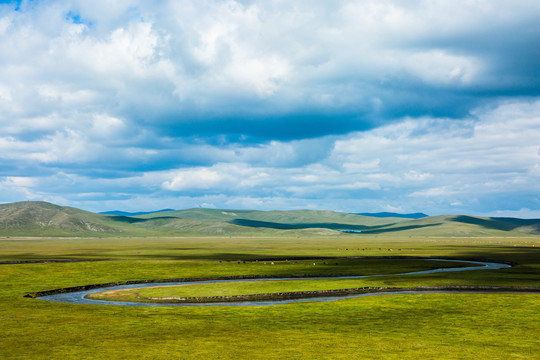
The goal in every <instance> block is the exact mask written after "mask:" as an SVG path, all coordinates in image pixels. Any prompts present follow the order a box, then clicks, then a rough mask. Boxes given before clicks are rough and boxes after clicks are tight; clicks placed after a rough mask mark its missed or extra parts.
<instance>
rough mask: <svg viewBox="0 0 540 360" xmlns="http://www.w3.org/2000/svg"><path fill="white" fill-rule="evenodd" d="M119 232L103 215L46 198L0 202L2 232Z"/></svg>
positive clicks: (40, 233)
mask: <svg viewBox="0 0 540 360" xmlns="http://www.w3.org/2000/svg"><path fill="white" fill-rule="evenodd" d="M114 232H118V230H117V229H115V228H114V227H111V226H109V225H108V224H107V223H106V221H103V219H101V218H100V217H99V215H97V214H94V213H91V212H88V211H83V210H79V209H75V208H70V207H63V206H58V205H54V204H50V203H47V202H43V201H24V202H18V203H11V204H1V205H0V233H1V234H13V235H15V234H23V235H79V234H96V233H114Z"/></svg>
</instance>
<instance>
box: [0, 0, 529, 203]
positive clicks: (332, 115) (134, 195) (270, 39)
mask: <svg viewBox="0 0 540 360" xmlns="http://www.w3.org/2000/svg"><path fill="white" fill-rule="evenodd" d="M539 12H540V3H538V2H537V1H532V0H519V1H514V2H512V3H509V2H506V1H502V0H501V1H499V0H497V1H491V2H467V3H466V4H464V3H453V2H448V1H423V0H418V1H408V2H402V1H396V0H384V1H375V0H373V1H372V0H369V1H357V0H340V1H336V2H333V3H332V4H330V3H327V2H323V1H303V0H302V1H295V2H294V3H291V2H287V1H281V0H278V1H272V2H268V1H259V0H248V1H239V0H238V1H235V0H227V1H216V0H203V1H189V0H182V1H142V0H128V1H122V2H114V3H111V2H110V1H101V0H100V1H92V2H88V1H80V0H56V1H14V2H8V3H4V4H1V5H0V41H1V42H2V44H3V46H2V49H3V50H0V187H1V189H2V190H4V193H7V192H9V193H10V194H18V195H17V196H11V195H10V196H9V197H8V196H7V195H6V196H5V197H4V198H2V199H0V200H3V201H9V200H12V199H14V198H16V197H21V198H25V199H34V198H45V197H47V196H48V197H49V198H54V199H57V200H59V201H61V202H62V203H64V204H66V203H72V204H88V206H89V207H93V208H95V209H97V210H100V209H98V207H99V206H100V205H99V204H104V205H103V206H107V207H109V206H112V205H113V204H119V205H123V206H125V207H129V208H130V209H133V206H135V205H134V204H144V205H145V206H148V207H150V208H155V207H154V206H151V205H152V204H153V201H154V202H155V204H163V207H173V206H176V207H185V206H200V205H201V204H212V206H216V207H222V206H225V207H234V206H238V207H257V208H265V209H268V208H279V207H288V208H289V207H293V208H299V207H308V208H312V207H320V208H332V209H336V210H340V209H341V210H346V211H363V210H366V211H368V210H370V211H371V210H373V211H385V210H387V209H394V208H395V209H402V210H403V211H424V212H430V211H431V212H432V213H441V212H445V211H449V212H450V211H452V212H454V211H465V212H468V211H475V212H477V213H481V212H484V213H488V212H489V211H490V210H489V209H491V208H497V209H501V210H505V211H521V210H520V209H533V210H530V211H534V209H536V208H538V207H539V206H540V205H539V201H540V200H539V199H538V198H537V197H535V196H533V195H531V194H534V193H535V192H536V193H538V192H537V190H539V189H538V185H537V184H538V183H539V182H538V180H539V176H540V170H539V168H540V161H539V156H540V155H539V151H540V150H539V149H540V143H538V140H537V139H538V138H540V136H539V135H540V134H539V128H538V124H539V123H540V119H539V118H538V114H539V113H540V105H538V104H539V102H538V96H539V95H540V71H539V67H538V59H539V58H540V50H539V49H540V43H539V40H538V39H540V37H539V35H540V25H539V22H538V21H537V16H536V14H538V13H539ZM7 49H9V51H8V50H7ZM23 179H27V180H24V181H23ZM68 189H69V190H68ZM497 199H498V200H497ZM115 201H116V202H115ZM167 202H171V204H169V205H166V203H167ZM133 210H137V209H133ZM524 211H525V210H524Z"/></svg>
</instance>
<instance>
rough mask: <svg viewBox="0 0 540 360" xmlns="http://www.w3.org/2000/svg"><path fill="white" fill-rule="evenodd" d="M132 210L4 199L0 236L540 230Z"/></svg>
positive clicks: (310, 214)
mask: <svg viewBox="0 0 540 360" xmlns="http://www.w3.org/2000/svg"><path fill="white" fill-rule="evenodd" d="M111 213H112V214H111ZM125 214H130V215H125ZM134 214H139V213H126V212H120V211H118V212H110V213H109V214H97V213H92V212H89V211H84V210H80V209H76V208H72V207H65V206H58V205H54V204H50V203H47V202H42V201H25V202H18V203H11V204H0V236H77V237H79V236H100V237H101V236H198V235H201V236H203V235H204V236H213V235H227V236H231V235H238V236H297V235H313V236H318V235H324V236H337V235H340V236H365V235H379V234H383V235H384V234H386V235H406V236H413V235H414V236H455V237H460V236H525V235H530V234H532V235H540V219H516V218H495V217H493V218H487V217H477V216H468V215H440V216H423V217H421V218H405V217H399V216H396V215H402V216H403V215H409V216H411V215H416V214H392V216H384V217H383V216H382V214H380V213H379V214H371V216H367V215H360V214H348V213H340V212H334V211H324V210H289V211H279V210H275V211H258V210H223V209H201V208H196V209H185V210H170V209H165V210H162V211H158V212H145V213H142V214H140V215H134ZM386 214H391V213H386ZM374 215H379V216H374ZM422 215H425V214H422Z"/></svg>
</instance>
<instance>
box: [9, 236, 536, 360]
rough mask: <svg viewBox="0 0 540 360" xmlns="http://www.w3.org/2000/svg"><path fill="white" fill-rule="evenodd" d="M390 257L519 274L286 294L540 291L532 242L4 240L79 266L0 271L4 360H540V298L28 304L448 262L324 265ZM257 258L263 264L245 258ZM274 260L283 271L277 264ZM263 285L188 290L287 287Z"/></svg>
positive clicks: (27, 255) (439, 276)
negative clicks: (147, 287)
mask: <svg viewBox="0 0 540 360" xmlns="http://www.w3.org/2000/svg"><path fill="white" fill-rule="evenodd" d="M390 255H391V256H419V257H448V258H459V259H472V258H476V259H491V260H504V261H511V262H514V263H517V264H519V266H515V267H512V268H508V269H501V270H496V271H469V272H454V273H436V274H422V275H407V276H392V275H386V276H381V277H376V278H366V279H356V280H354V281H352V280H346V281H345V280H342V281H337V283H336V282H333V281H331V280H312V281H308V280H295V281H291V282H288V283H287V285H286V287H287V288H288V289H301V290H305V289H320V288H324V289H328V288H340V287H350V286H396V287H398V286H399V287H412V286H423V285H426V286H433V285H490V286H499V285H500V286H539V284H540V237H537V236H536V237H535V236H523V237H507V238H505V237H469V238H465V237H463V238H459V237H454V238H450V237H429V236H424V237H422V236H399V235H393V236H389V235H387V236H383V235H362V234H343V235H339V236H328V237H325V236H290V237H286V236H281V237H265V236H260V237H257V236H249V237H228V236H227V237H219V236H212V237H202V236H199V237H146V238H145V237H131V238H129V237H118V238H114V237H110V238H102V239H100V238H22V237H9V238H8V237H4V238H0V261H30V260H67V259H69V260H82V261H81V262H69V263H31V264H6V265H0V282H1V284H2V286H1V288H0V319H1V320H2V336H1V337H0V349H1V350H0V352H1V353H2V354H1V357H2V358H6V359H27V358H33V359H50V358H77V359H102V358H107V359H127V358H134V357H136V358H142V359H170V358H179V359H214V358H215V359H230V358H265V359H284V358H288V359H307V358H319V359H350V358H362V359H418V358H427V359H429V358H432V359H470V358H489V359H535V358H540V355H538V354H540V340H539V339H538V334H540V325H539V324H540V295H539V294H496V293H486V294H416V295H385V296H371V297H364V298H355V299H344V300H338V301H331V302H324V303H322V302H321V303H319V302H305V303H296V304H287V305H277V306H246V307H225V306H213V307H160V308H150V307H141V308H137V307H126V306H117V305H110V306H99V305H80V304H79V305H78V304H64V303H54V302H48V301H44V300H40V299H32V298H25V297H24V295H25V294H27V293H31V292H36V291H43V290H50V289H57V288H62V287H70V286H78V285H86V284H98V283H107V282H113V281H132V280H149V279H171V278H188V277H220V276H234V275H286V274H320V275H322V274H328V275H336V274H350V275H365V274H392V273H397V272H405V271H411V270H423V269H426V268H430V267H431V268H432V267H437V266H439V265H441V264H437V263H434V262H433V263H432V262H429V261H421V260H411V259H402V260H400V259H336V260H330V259H327V258H329V257H354V256H390ZM306 257H314V258H321V259H323V258H324V260H317V261H316V262H317V265H316V266H313V261H300V260H295V259H297V258H306ZM256 259H257V260H259V262H255V261H247V260H256ZM271 259H287V260H289V261H274V265H271ZM84 260H99V261H84ZM265 262H266V264H265ZM324 262H326V263H327V264H324ZM447 266H456V265H455V264H447ZM256 286H259V287H262V288H259V289H253V288H251V289H250V288H248V289H246V288H244V289H240V290H239V289H238V288H234V286H230V285H229V286H225V287H216V285H214V286H207V287H206V288H205V287H204V286H201V287H194V288H192V290H190V291H193V292H196V293H197V294H205V293H207V292H209V293H211V294H221V293H235V292H238V291H244V292H252V291H255V292H256V291H267V290H270V291H273V290H275V289H278V288H279V289H283V284H276V282H269V283H267V284H266V285H264V284H258V285H256ZM264 286H266V288H265V287H264Z"/></svg>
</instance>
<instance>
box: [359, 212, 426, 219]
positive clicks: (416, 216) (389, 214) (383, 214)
mask: <svg viewBox="0 0 540 360" xmlns="http://www.w3.org/2000/svg"><path fill="white" fill-rule="evenodd" d="M355 215H363V216H373V217H378V218H387V217H396V218H404V219H421V218H425V217H428V216H429V215H426V214H424V213H411V214H399V213H393V212H378V213H359V214H355Z"/></svg>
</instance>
